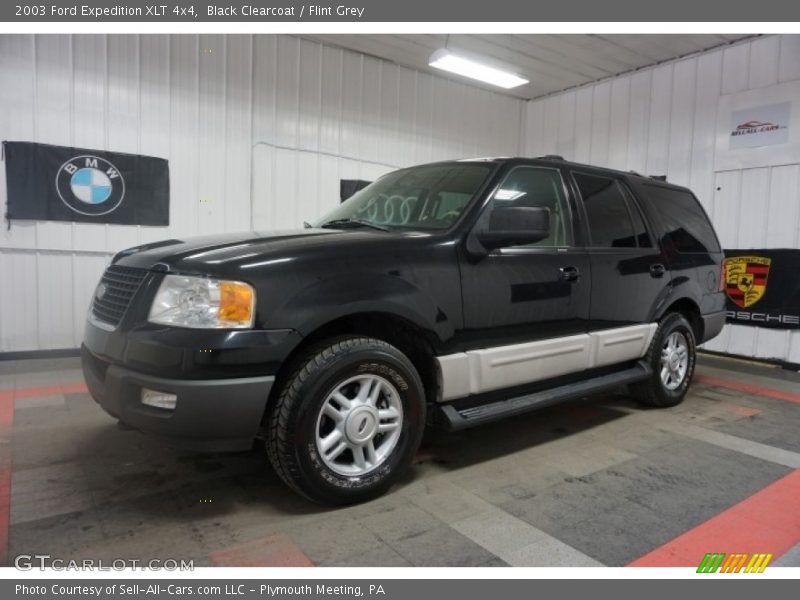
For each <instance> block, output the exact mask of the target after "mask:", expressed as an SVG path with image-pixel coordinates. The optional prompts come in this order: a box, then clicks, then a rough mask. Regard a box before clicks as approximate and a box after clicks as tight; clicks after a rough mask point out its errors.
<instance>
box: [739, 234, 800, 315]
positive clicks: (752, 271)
mask: <svg viewBox="0 0 800 600" xmlns="http://www.w3.org/2000/svg"><path fill="white" fill-rule="evenodd" d="M724 271H725V273H724V276H725V293H726V294H727V296H728V322H729V323H736V324H738V325H753V326H756V327H773V328H779V329H796V328H800V276H799V275H798V274H800V250H789V249H786V250H725V263H724Z"/></svg>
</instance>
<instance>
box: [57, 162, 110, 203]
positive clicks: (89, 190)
mask: <svg viewBox="0 0 800 600" xmlns="http://www.w3.org/2000/svg"><path fill="white" fill-rule="evenodd" d="M56 191H57V192H58V196H59V198H61V201H62V202H63V203H64V204H66V205H67V206H68V207H69V208H70V209H72V210H74V211H75V212H76V213H80V214H82V215H88V216H91V217H96V216H99V215H105V214H108V213H110V212H112V211H113V210H115V209H116V208H117V207H118V206H119V205H120V204H121V203H122V199H123V198H124V197H125V180H124V179H123V178H122V174H121V173H120V172H119V170H118V169H117V168H116V167H115V166H114V165H113V164H111V163H110V162H109V161H107V160H106V159H104V158H100V157H99V156H91V155H82V156H75V157H73V158H71V159H69V160H68V161H67V162H65V163H64V164H63V165H61V168H60V169H59V170H58V173H57V174H56Z"/></svg>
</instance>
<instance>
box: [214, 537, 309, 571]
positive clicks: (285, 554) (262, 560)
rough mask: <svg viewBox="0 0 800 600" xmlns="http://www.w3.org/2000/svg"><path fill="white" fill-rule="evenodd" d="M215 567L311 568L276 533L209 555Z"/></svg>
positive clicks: (294, 549) (306, 557)
mask: <svg viewBox="0 0 800 600" xmlns="http://www.w3.org/2000/svg"><path fill="white" fill-rule="evenodd" d="M209 558H210V559H211V563H212V564H213V565H214V566H216V567H313V566H314V563H313V562H312V561H311V559H310V558H308V556H306V555H305V554H304V553H303V551H302V550H300V548H298V547H297V546H296V545H295V544H294V542H292V540H290V539H289V538H288V537H286V536H285V535H283V534H282V533H276V534H274V535H269V536H267V537H263V538H258V539H255V540H252V541H250V542H246V543H244V544H242V545H241V546H235V547H233V548H226V549H224V550H218V551H217V552H212V553H211V554H210V555H209Z"/></svg>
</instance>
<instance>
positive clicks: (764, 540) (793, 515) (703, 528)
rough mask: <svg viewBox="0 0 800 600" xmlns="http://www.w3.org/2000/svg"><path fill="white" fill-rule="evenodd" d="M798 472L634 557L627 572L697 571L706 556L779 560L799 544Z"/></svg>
mask: <svg viewBox="0 0 800 600" xmlns="http://www.w3.org/2000/svg"><path fill="white" fill-rule="evenodd" d="M798 498H800V469H798V470H796V471H792V472H791V473H789V474H788V475H786V476H785V477H783V478H781V479H779V480H778V481H776V482H775V483H772V484H770V485H768V486H767V487H765V488H764V489H763V490H761V491H760V492H756V493H755V494H753V495H752V496H750V497H749V498H747V499H746V500H743V501H742V502H740V503H739V504H736V505H734V506H732V507H731V508H729V509H728V510H726V511H724V512H722V513H720V514H718V515H717V516H716V517H713V518H711V519H709V520H708V521H706V522H705V523H701V524H700V525H698V526H697V527H695V528H694V529H690V530H689V531H687V532H686V533H684V534H683V535H680V536H678V537H677V538H675V539H674V540H672V541H671V542H667V543H666V544H664V545H663V546H661V547H660V548H656V549H655V550H653V551H652V552H650V553H648V554H645V555H644V556H642V557H641V558H637V559H636V560H635V561H633V562H632V563H630V565H628V566H631V567H696V566H698V565H699V564H700V561H701V560H703V557H704V556H705V555H706V553H707V552H725V553H733V552H748V553H753V552H764V553H771V554H774V555H775V557H776V558H777V557H779V556H781V555H782V554H784V553H786V552H787V551H788V550H790V549H791V548H792V547H794V546H796V545H797V544H798V543H800V511H798V510H797V501H798Z"/></svg>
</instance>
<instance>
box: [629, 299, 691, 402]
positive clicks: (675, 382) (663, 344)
mask: <svg viewBox="0 0 800 600" xmlns="http://www.w3.org/2000/svg"><path fill="white" fill-rule="evenodd" d="M695 357H696V348H695V337H694V331H693V330H692V326H691V325H690V324H689V322H688V321H687V320H686V319H685V318H684V317H683V315H680V314H677V313H672V314H669V315H667V316H666V317H665V318H664V319H663V320H662V321H661V323H660V324H659V326H658V329H657V330H656V333H655V335H654V336H653V340H652V342H651V343H650V348H649V349H648V351H647V354H646V355H645V361H647V363H648V364H649V365H650V367H651V368H652V370H653V373H652V374H651V375H650V377H649V378H648V379H646V380H645V381H642V382H640V383H635V384H632V385H631V386H630V388H631V392H632V393H633V395H634V397H636V399H637V400H638V401H639V402H641V403H642V404H647V405H649V406H657V407H668V406H676V405H678V404H680V403H681V402H683V399H684V398H685V397H686V392H687V390H688V389H689V384H690V383H691V380H692V375H693V374H694V365H695Z"/></svg>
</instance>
